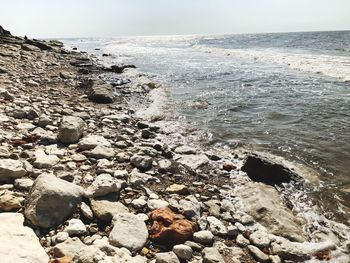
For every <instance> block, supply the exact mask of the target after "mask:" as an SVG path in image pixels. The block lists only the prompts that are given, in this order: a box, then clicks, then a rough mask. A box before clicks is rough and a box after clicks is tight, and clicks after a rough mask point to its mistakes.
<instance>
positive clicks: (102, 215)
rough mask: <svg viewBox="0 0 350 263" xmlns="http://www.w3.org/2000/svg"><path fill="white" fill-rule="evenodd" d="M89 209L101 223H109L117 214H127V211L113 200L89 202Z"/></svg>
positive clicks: (99, 199) (100, 199) (93, 200)
mask: <svg viewBox="0 0 350 263" xmlns="http://www.w3.org/2000/svg"><path fill="white" fill-rule="evenodd" d="M91 209H92V211H93V213H94V215H95V216H96V217H97V218H98V219H100V220H103V221H106V222H109V221H111V220H112V218H113V216H115V215H117V214H119V213H128V212H129V209H128V208H127V207H126V206H124V205H123V204H122V203H120V202H117V201H116V200H115V199H114V198H96V199H92V200H91Z"/></svg>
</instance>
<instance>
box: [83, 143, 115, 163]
mask: <svg viewBox="0 0 350 263" xmlns="http://www.w3.org/2000/svg"><path fill="white" fill-rule="evenodd" d="M86 155H87V156H89V157H92V158H95V159H108V160H111V159H113V157H114V155H115V152H114V150H113V149H112V148H108V147H105V146H96V147H95V148H94V149H93V150H91V151H89V152H86Z"/></svg>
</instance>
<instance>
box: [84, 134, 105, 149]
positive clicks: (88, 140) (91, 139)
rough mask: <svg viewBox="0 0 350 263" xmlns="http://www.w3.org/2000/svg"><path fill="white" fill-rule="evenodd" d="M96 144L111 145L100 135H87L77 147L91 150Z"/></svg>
mask: <svg viewBox="0 0 350 263" xmlns="http://www.w3.org/2000/svg"><path fill="white" fill-rule="evenodd" d="M97 146H104V147H111V143H110V142H109V141H108V140H107V139H106V138H105V137H103V136H101V135H88V136H86V137H84V138H82V139H81V140H80V141H79V143H78V147H79V149H82V150H91V149H94V148H95V147H97Z"/></svg>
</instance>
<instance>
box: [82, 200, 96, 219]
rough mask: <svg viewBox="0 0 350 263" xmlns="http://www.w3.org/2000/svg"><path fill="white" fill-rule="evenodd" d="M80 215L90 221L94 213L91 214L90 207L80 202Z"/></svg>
mask: <svg viewBox="0 0 350 263" xmlns="http://www.w3.org/2000/svg"><path fill="white" fill-rule="evenodd" d="M80 210H81V213H82V214H83V216H85V217H86V218H88V219H90V220H92V219H93V218H94V213H93V212H92V210H91V208H90V206H88V205H87V204H86V203H84V202H82V203H81V206H80Z"/></svg>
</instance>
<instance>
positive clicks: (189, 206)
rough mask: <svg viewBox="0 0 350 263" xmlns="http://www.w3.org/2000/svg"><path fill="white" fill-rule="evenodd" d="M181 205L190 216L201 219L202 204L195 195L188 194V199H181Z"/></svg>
mask: <svg viewBox="0 0 350 263" xmlns="http://www.w3.org/2000/svg"><path fill="white" fill-rule="evenodd" d="M179 207H180V208H181V209H182V210H183V212H184V214H185V215H186V216H187V217H189V218H194V219H199V218H200V215H201V205H200V203H199V202H198V200H197V199H196V198H195V197H194V196H188V197H187V199H181V200H180V202H179Z"/></svg>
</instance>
